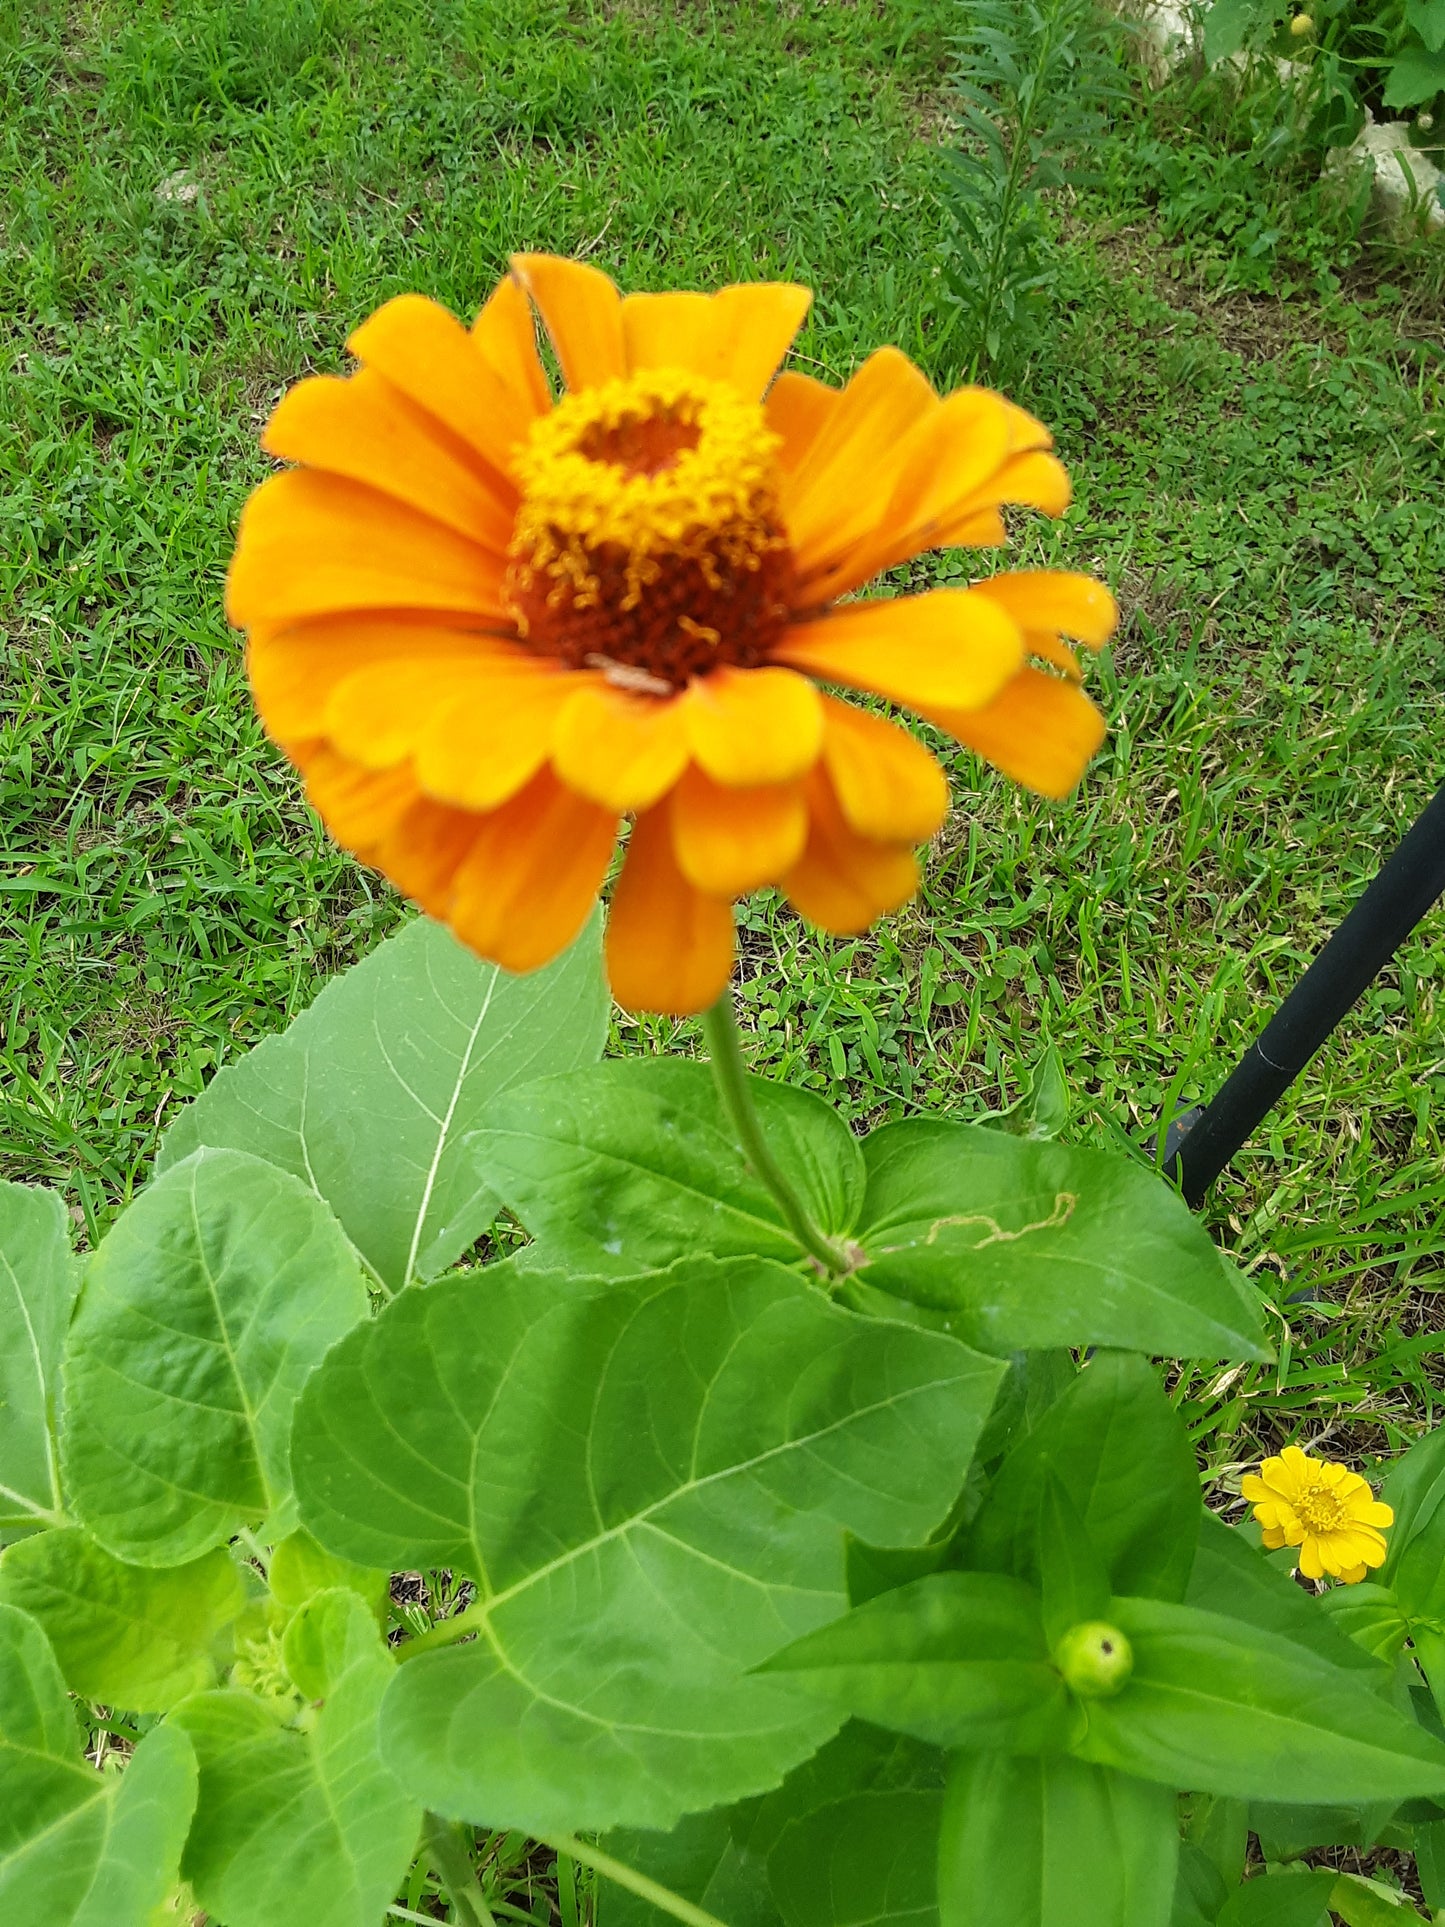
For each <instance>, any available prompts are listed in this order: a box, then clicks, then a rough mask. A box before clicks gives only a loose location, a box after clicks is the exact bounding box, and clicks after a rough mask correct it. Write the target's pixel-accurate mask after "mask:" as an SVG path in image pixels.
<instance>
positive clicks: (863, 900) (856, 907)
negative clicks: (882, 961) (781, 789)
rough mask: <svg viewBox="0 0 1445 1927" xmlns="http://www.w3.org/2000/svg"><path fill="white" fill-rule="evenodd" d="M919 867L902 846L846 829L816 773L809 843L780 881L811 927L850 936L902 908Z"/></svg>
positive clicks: (812, 783)
mask: <svg viewBox="0 0 1445 1927" xmlns="http://www.w3.org/2000/svg"><path fill="white" fill-rule="evenodd" d="M917 888H918V864H917V862H916V861H915V859H914V856H913V852H912V850H911V849H909V848H908V847H907V846H906V845H899V844H897V843H875V842H873V841H872V840H871V839H870V838H868V837H862V836H859V835H858V834H857V832H856V831H855V830H852V829H850V828H849V826H848V824H847V822H846V821H845V820H844V817H843V812H842V811H841V809H840V808H839V807H838V800H837V798H836V796H835V795H834V794H833V787H832V785H831V783H829V781H828V779H827V778H826V777H825V776H823V775H821V774H820V773H817V772H815V773H814V775H813V777H812V778H811V780H810V781H809V784H808V842H807V846H806V848H805V849H804V851H803V854H802V856H801V857H800V858H799V860H798V862H797V863H795V864H794V865H793V868H792V869H791V870H790V871H789V872H788V874H787V875H786V876H785V877H784V878H783V889H784V890H785V891H786V892H787V895H788V900H789V901H790V902H791V903H792V904H794V905H795V906H796V908H797V909H799V910H800V911H801V912H802V914H803V915H804V916H805V917H807V918H808V919H809V921H810V922H812V923H816V924H821V925H822V927H823V929H825V930H831V931H832V932H833V934H834V935H835V936H839V937H851V936H855V935H856V934H857V933H858V932H859V931H861V930H866V929H867V928H868V926H869V924H870V923H872V922H874V921H875V919H876V918H878V917H881V916H884V915H886V914H887V912H888V911H890V910H896V909H897V908H898V907H899V905H900V904H903V903H906V902H907V901H908V899H909V898H910V897H911V896H912V895H913V893H914V891H915V890H916V889H917Z"/></svg>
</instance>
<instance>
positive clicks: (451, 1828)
mask: <svg viewBox="0 0 1445 1927" xmlns="http://www.w3.org/2000/svg"><path fill="white" fill-rule="evenodd" d="M422 1837H423V1839H424V1841H425V1843H426V1851H427V1858H428V1859H429V1860H430V1861H431V1863H432V1866H433V1868H434V1869H435V1870H436V1872H437V1874H438V1875H439V1877H440V1879H441V1883H442V1885H443V1886H444V1887H445V1888H446V1890H447V1894H448V1896H449V1897H450V1900H451V1903H452V1918H453V1920H455V1921H458V1922H460V1923H462V1927H497V1923H496V1921H495V1920H494V1919H493V1917H492V1910H491V1908H490V1907H489V1906H488V1905H487V1901H486V1896H485V1895H484V1894H483V1892H482V1888H481V1883H480V1881H479V1880H478V1879H477V1876H476V1872H475V1870H474V1869H473V1867H472V1856H471V1854H470V1853H469V1852H468V1851H467V1843H466V1841H465V1840H464V1839H463V1838H462V1833H461V1829H460V1828H459V1827H457V1826H456V1825H454V1824H453V1822H452V1821H450V1820H444V1819H443V1818H442V1816H441V1815H440V1814H439V1813H429V1814H428V1815H427V1816H426V1820H425V1821H424V1823H423V1826H422Z"/></svg>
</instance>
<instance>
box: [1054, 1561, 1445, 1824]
mask: <svg viewBox="0 0 1445 1927" xmlns="http://www.w3.org/2000/svg"><path fill="white" fill-rule="evenodd" d="M1110 1617H1111V1619H1112V1620H1113V1621H1114V1623H1115V1624H1116V1625H1117V1626H1118V1627H1119V1628H1120V1630H1121V1631H1122V1632H1123V1633H1124V1635H1125V1637H1126V1638H1127V1639H1128V1640H1129V1641H1130V1643H1131V1645H1132V1646H1133V1649H1134V1671H1133V1675H1132V1677H1131V1678H1130V1681H1129V1684H1128V1685H1127V1686H1126V1687H1125V1688H1124V1690H1123V1692H1121V1693H1120V1694H1119V1695H1118V1696H1117V1697H1116V1698H1114V1699H1104V1700H1094V1701H1092V1702H1091V1703H1090V1705H1089V1708H1088V1727H1087V1730H1086V1731H1085V1733H1084V1734H1083V1736H1082V1737H1081V1738H1080V1739H1078V1740H1076V1741H1075V1743H1074V1751H1075V1752H1076V1753H1077V1754H1078V1755H1079V1757H1080V1758H1081V1759H1086V1760H1097V1761H1099V1762H1100V1763H1101V1764H1103V1765H1107V1766H1115V1767H1118V1768H1120V1769H1121V1770H1122V1771H1123V1772H1125V1773H1133V1774H1136V1775H1137V1776H1138V1777H1139V1778H1140V1779H1145V1780H1157V1781H1159V1782H1160V1783H1162V1784H1163V1785H1166V1786H1171V1787H1191V1788H1196V1789H1198V1790H1199V1791H1201V1792H1205V1793H1226V1794H1232V1795H1235V1796H1236V1797H1238V1798H1240V1799H1246V1800H1268V1799H1271V1798H1273V1797H1277V1796H1278V1794H1279V1793H1280V1791H1281V1790H1282V1789H1284V1788H1288V1789H1289V1791H1290V1795H1291V1797H1292V1798H1293V1799H1296V1800H1299V1801H1313V1802H1324V1801H1356V1800H1384V1799H1395V1800H1406V1799H1410V1798H1411V1797H1413V1796H1415V1795H1417V1794H1434V1793H1439V1792H1441V1791H1445V1746H1442V1745H1441V1744H1440V1743H1439V1742H1438V1741H1437V1740H1435V1739H1432V1738H1431V1737H1430V1735H1429V1734H1427V1733H1426V1732H1425V1731H1424V1730H1423V1729H1422V1728H1421V1727H1419V1726H1417V1725H1415V1724H1414V1722H1413V1721H1411V1720H1409V1719H1407V1718H1406V1717H1405V1716H1404V1715H1403V1714H1401V1713H1398V1712H1396V1710H1395V1709H1394V1707H1392V1706H1391V1705H1389V1704H1388V1702H1387V1701H1385V1700H1383V1699H1381V1698H1380V1697H1379V1696H1378V1695H1377V1694H1375V1693H1373V1692H1372V1691H1371V1690H1370V1689H1369V1687H1368V1686H1367V1685H1365V1684H1362V1683H1361V1681H1360V1678H1359V1675H1358V1674H1354V1673H1349V1672H1345V1671H1344V1670H1343V1669H1340V1668H1337V1667H1333V1666H1330V1665H1329V1664H1328V1663H1327V1662H1325V1661H1324V1660H1321V1659H1317V1658H1316V1657H1315V1655H1314V1654H1313V1653H1311V1652H1308V1651H1307V1650H1306V1649H1305V1648H1304V1647H1301V1646H1296V1645H1294V1644H1293V1643H1292V1642H1291V1641H1290V1640H1287V1639H1281V1638H1278V1637H1277V1636H1276V1635H1274V1634H1272V1633H1266V1632H1260V1631H1258V1630H1257V1629H1256V1628H1254V1627H1250V1626H1246V1625H1245V1623H1244V1622H1243V1621H1241V1620H1237V1619H1225V1618H1223V1617H1222V1616H1220V1615H1219V1614H1216V1613H1203V1612H1199V1611H1198V1610H1196V1609H1195V1608H1194V1607H1192V1606H1175V1605H1169V1604H1166V1603H1165V1602H1164V1601H1162V1600H1157V1599H1116V1600H1115V1601H1114V1603H1113V1605H1112V1607H1111V1608H1110Z"/></svg>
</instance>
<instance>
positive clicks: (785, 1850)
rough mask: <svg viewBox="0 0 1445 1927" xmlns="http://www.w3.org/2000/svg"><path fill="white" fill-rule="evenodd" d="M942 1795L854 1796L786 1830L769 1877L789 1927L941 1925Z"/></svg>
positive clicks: (772, 1857) (773, 1855) (771, 1857)
mask: <svg viewBox="0 0 1445 1927" xmlns="http://www.w3.org/2000/svg"><path fill="white" fill-rule="evenodd" d="M942 1811H943V1795H942V1793H941V1791H932V1792H929V1791H897V1792H877V1793H854V1794H850V1795H849V1796H848V1797H847V1798H846V1799H842V1800H836V1801H834V1802H833V1803H832V1804H831V1805H829V1806H825V1807H819V1808H817V1809H816V1810H815V1811H814V1812H812V1813H809V1814H806V1815H805V1816H804V1817H803V1818H802V1819H800V1820H795V1821H794V1822H793V1823H792V1824H791V1825H790V1826H788V1827H787V1828H785V1829H784V1831H783V1835H782V1838H781V1839H780V1840H779V1841H778V1844H777V1845H776V1846H775V1847H774V1848H773V1851H772V1852H771V1854H769V1856H768V1879H769V1882H770V1884H771V1886H772V1890H773V1893H774V1895H775V1896H776V1898H777V1903H778V1907H779V1910H780V1911H781V1913H782V1916H783V1919H784V1921H785V1922H786V1923H787V1927H884V1923H896V1927H936V1923H937V1920H938V1824H939V1817H940V1815H941V1813H942Z"/></svg>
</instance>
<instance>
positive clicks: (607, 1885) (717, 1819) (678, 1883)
mask: <svg viewBox="0 0 1445 1927" xmlns="http://www.w3.org/2000/svg"><path fill="white" fill-rule="evenodd" d="M734 1812H735V1809H733V1808H730V1807H717V1808H714V1810H713V1811H712V1812H711V1813H690V1814H688V1815H687V1816H686V1817H685V1818H684V1819H682V1820H679V1821H678V1823H677V1825H676V1826H675V1827H674V1828H673V1829H672V1831H671V1832H670V1833H655V1832H652V1831H647V1830H644V1831H627V1832H618V1833H615V1834H609V1835H608V1837H607V1840H606V1841H605V1842H604V1845H605V1846H606V1848H607V1851H608V1853H609V1854H610V1855H611V1856H612V1857H613V1858H614V1859H616V1860H620V1861H621V1862H622V1864H623V1865H624V1866H626V1867H631V1868H632V1869H633V1870H634V1871H635V1872H637V1873H641V1874H644V1875H645V1876H646V1877H647V1878H648V1879H649V1880H655V1881H656V1882H657V1883H658V1885H659V1886H662V1887H665V1888H666V1889H667V1890H668V1892H669V1893H673V1894H678V1895H680V1896H681V1897H682V1898H683V1899H684V1900H687V1901H691V1903H692V1905H693V1906H694V1907H701V1908H702V1909H703V1911H704V1912H705V1913H709V1914H711V1915H713V1917H714V1918H715V1919H717V1920H721V1921H725V1922H726V1923H727V1927H781V1917H780V1915H779V1913H778V1907H777V1902H776V1901H775V1900H774V1899H773V1895H772V1890H771V1888H770V1887H769V1885H768V1869H767V1863H766V1861H765V1860H763V1859H762V1858H760V1857H759V1856H758V1855H757V1854H754V1853H749V1852H748V1850H747V1848H746V1847H745V1846H743V1845H740V1844H739V1842H738V1840H737V1839H736V1838H735V1836H734V1832H733V1815H734ZM668 1918H669V1916H668V1915H667V1914H666V1913H665V1912H664V1911H662V1909H660V1908H658V1907H655V1906H654V1905H653V1904H652V1903H651V1902H650V1901H648V1900H646V1899H645V1898H644V1897H643V1896H642V1895H641V1894H638V1893H636V1892H634V1891H633V1890H632V1889H631V1888H630V1887H623V1886H618V1885H616V1884H614V1883H613V1882H612V1881H610V1880H600V1881H599V1882H598V1883H597V1920H598V1923H599V1927H663V1923H664V1922H665V1921H666V1920H667V1919H668Z"/></svg>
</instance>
